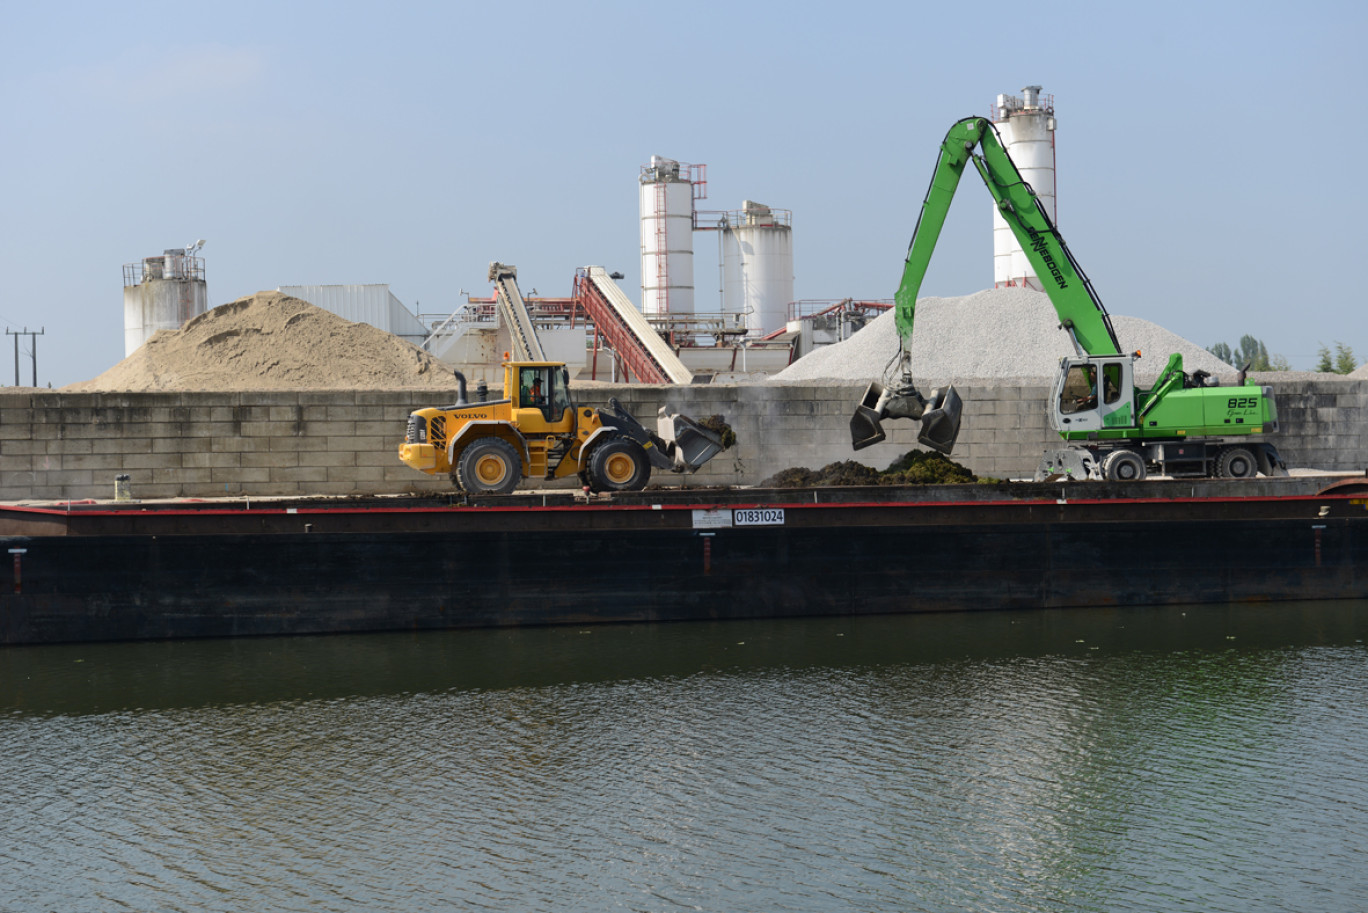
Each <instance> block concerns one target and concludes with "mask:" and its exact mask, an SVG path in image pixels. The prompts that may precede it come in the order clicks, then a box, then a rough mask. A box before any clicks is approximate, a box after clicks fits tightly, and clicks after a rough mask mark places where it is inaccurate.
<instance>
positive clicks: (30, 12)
mask: <svg viewBox="0 0 1368 913" xmlns="http://www.w3.org/2000/svg"><path fill="white" fill-rule="evenodd" d="M1365 10H1368V7H1365V6H1364V5H1362V4H1360V3H1350V2H1314V0H1312V2H1303V3H1298V4H1286V3H1276V4H1275V3H1263V2H1239V3H1236V2H1211V3H1204V2H1191V0H1189V2H1184V3H1168V2H1150V3H1144V4H1099V3H1088V4H1059V3H1055V4H1021V3H1016V4H1003V3H993V2H988V3H984V2H979V3H974V4H946V3H902V4H894V3H879V4H872V3H863V2H858V0H857V2H847V3H713V2H689V3H677V4H642V3H626V2H584V3H562V2H555V3H552V2H541V3H518V2H504V3H468V2H467V3H442V4H421V3H394V4H385V5H380V4H374V5H370V4H360V3H350V4H347V3H290V2H278V0H277V2H270V3H250V2H238V3H233V4H185V3H180V4H174V5H171V4H166V5H163V4H150V3H122V4H116V5H115V4H109V5H107V4H102V3H101V4H96V3H89V2H85V3H80V2H78V3H75V4H61V5H52V4H37V3H34V4H20V3H6V4H4V5H3V7H0V29H3V32H4V34H5V35H6V36H7V38H8V40H7V41H6V49H5V54H4V55H3V56H0V86H2V87H3V90H2V91H0V103H2V104H3V109H2V110H0V121H3V124H4V129H3V131H2V132H0V137H2V138H3V139H2V141H0V166H3V167H0V181H3V188H4V205H3V209H2V210H0V212H2V213H3V218H2V220H0V225H3V229H2V230H3V236H0V265H2V266H3V276H4V287H3V288H4V291H3V293H2V294H0V322H3V323H4V324H5V325H6V326H7V327H8V328H11V329H17V328H21V327H23V326H28V327H29V328H31V329H37V328H39V327H43V328H45V331H46V332H45V335H43V336H41V337H39V339H38V381H39V383H40V384H42V385H45V384H46V383H48V382H51V383H52V384H53V385H54V386H61V385H63V384H66V383H71V382H73V381H78V380H84V379H87V378H89V377H93V376H95V375H96V374H99V373H100V372H102V371H104V370H105V369H107V368H109V367H110V366H111V365H113V364H115V363H116V362H118V361H119V360H121V359H122V358H123V311H122V273H121V267H122V265H123V264H124V263H130V262H134V261H137V260H139V259H141V258H142V257H144V256H149V255H152V254H156V253H160V252H161V250H162V249H163V248H169V247H177V246H181V245H184V244H186V243H188V242H193V241H194V240H195V239H198V238H205V239H207V240H208V244H207V245H206V246H205V249H204V251H203V255H204V257H205V258H206V266H207V274H208V281H209V295H210V303H211V304H220V303H223V302H225V301H229V300H232V299H234V298H237V297H240V296H242V295H246V294H250V293H252V292H255V291H258V290H261V289H270V288H275V287H276V286H279V285H290V284H314V283H319V284H325V283H344V284H345V283H372V282H386V283H389V284H390V286H391V288H392V290H393V291H394V293H395V294H396V295H398V296H399V298H400V299H401V300H402V301H404V302H405V303H406V304H407V305H409V307H410V308H412V309H415V310H420V311H423V312H427V313H431V312H449V311H451V310H452V309H454V308H455V307H457V306H458V305H459V304H460V303H462V302H463V300H464V299H463V298H462V297H461V296H460V294H459V292H460V290H461V289H465V290H467V291H472V292H476V293H478V294H481V295H484V294H488V293H489V292H488V289H489V286H488V282H487V280H486V270H487V266H488V263H489V261H491V260H501V261H503V262H506V263H514V264H516V265H517V266H518V269H519V281H520V284H521V285H522V288H523V289H524V291H525V292H527V291H528V290H530V289H532V288H534V287H535V288H536V289H538V291H540V292H541V293H542V294H568V293H569V290H570V285H571V280H572V277H573V274H574V270H575V268H576V267H578V266H584V265H589V264H595V265H603V266H606V267H608V268H609V269H616V270H621V271H622V272H624V273H625V274H626V275H627V279H626V280H625V281H624V282H623V283H622V285H623V286H624V288H626V289H627V290H628V291H629V294H631V295H632V297H633V298H635V299H638V300H639V295H640V290H639V285H640V280H639V272H640V265H639V264H640V252H639V240H638V234H637V225H638V213H637V196H636V193H637V191H636V176H637V172H638V168H639V166H640V165H642V164H643V163H645V162H646V161H647V160H648V159H649V158H650V156H651V155H652V154H659V155H664V156H667V157H670V158H675V159H679V160H682V161H687V162H699V163H706V164H707V165H708V177H709V188H708V189H709V198H708V200H707V201H706V202H704V203H703V204H700V205H701V206H702V207H704V208H708V209H737V208H739V207H740V205H741V201H742V200H743V199H753V200H759V201H761V202H764V203H768V204H770V205H771V206H775V207H780V208H786V209H791V210H792V211H793V213H794V217H793V224H794V259H795V270H794V271H795V274H796V276H795V295H796V296H797V297H799V298H842V297H847V296H852V297H857V298H886V297H891V296H892V294H893V291H894V289H895V288H896V286H897V283H898V279H899V277H900V275H901V269H902V257H903V255H904V253H905V252H906V247H907V243H908V240H909V238H910V236H911V233H912V229H913V226H914V223H915V221H916V211H917V206H918V205H919V204H920V202H921V198H922V195H923V193H924V191H925V187H926V183H927V180H928V178H929V177H930V170H931V167H932V165H933V162H934V155H935V148H936V145H937V144H938V143H939V141H940V139H941V137H942V136H943V134H944V132H945V130H946V129H947V128H948V127H949V126H950V124H951V123H952V122H953V121H955V120H956V119H957V118H959V117H962V116H965V115H969V114H986V113H987V112H988V110H989V105H990V104H991V102H992V100H993V99H994V97H995V96H996V95H997V94H999V93H1004V92H1005V93H1012V94H1017V93H1019V92H1020V89H1021V87H1022V86H1025V85H1030V84H1040V85H1043V86H1044V88H1045V91H1046V92H1047V93H1050V94H1053V95H1054V97H1055V102H1056V106H1057V110H1058V119H1059V132H1058V166H1059V175H1058V183H1059V198H1058V205H1059V224H1060V228H1061V230H1062V231H1063V233H1064V235H1065V237H1066V238H1067V239H1068V241H1069V244H1070V246H1071V248H1072V249H1073V251H1074V254H1075V255H1076V256H1077V257H1078V259H1079V260H1080V261H1081V263H1082V265H1083V266H1084V268H1085V269H1086V270H1087V272H1088V273H1089V275H1090V276H1091V278H1092V280H1093V283H1094V285H1095V286H1096V287H1097V289H1098V291H1099V293H1100V294H1101V296H1102V298H1103V300H1104V301H1105V302H1106V304H1107V306H1108V308H1109V309H1110V310H1111V311H1112V312H1113V313H1117V314H1127V315H1134V316H1138V317H1144V318H1146V319H1149V320H1152V321H1155V322H1157V323H1160V324H1162V325H1164V326H1166V327H1168V328H1169V329H1171V330H1173V331H1175V332H1177V333H1179V334H1181V335H1183V336H1185V337H1187V338H1189V339H1191V340H1193V341H1194V342H1197V343H1199V344H1201V345H1204V346H1205V345H1211V344H1212V343H1214V342H1218V341H1226V342H1229V343H1231V344H1232V345H1234V344H1235V343H1237V342H1238V340H1239V337H1240V336H1241V335H1242V334H1244V333H1250V334H1253V335H1255V336H1257V337H1259V338H1261V339H1263V340H1264V342H1265V343H1266V344H1267V346H1268V348H1269V349H1270V350H1271V351H1272V352H1274V353H1280V354H1282V355H1285V356H1286V357H1287V358H1288V359H1290V361H1291V363H1292V366H1293V367H1294V368H1301V369H1309V368H1311V367H1312V366H1313V364H1314V362H1315V357H1316V351H1317V349H1318V347H1319V345H1320V344H1321V343H1326V344H1333V343H1334V342H1335V341H1342V342H1344V343H1346V344H1348V345H1350V346H1352V347H1353V348H1354V350H1355V353H1356V354H1357V355H1358V357H1359V359H1360V360H1364V359H1368V312H1366V310H1365V306H1364V305H1365V293H1364V291H1363V289H1364V286H1365V283H1364V275H1363V272H1364V263H1365V256H1364V254H1365V246H1368V230H1365V206H1364V203H1365V196H1368V193H1366V192H1365V189H1364V185H1363V183H1362V181H1361V180H1360V179H1359V178H1358V174H1357V172H1358V168H1359V166H1360V162H1359V160H1360V158H1361V157H1362V155H1363V151H1364V146H1365V143H1364V139H1365V127H1364V125H1365V123H1368V110H1365V106H1366V105H1368V53H1366V52H1365V51H1364V41H1365V38H1368V12H1365ZM957 204H958V205H957V207H956V210H955V212H954V213H953V214H952V217H951V219H950V221H949V222H948V224H947V226H946V229H945V232H944V234H943V236H942V243H941V247H940V249H939V250H938V252H937V257H936V259H935V260H934V261H933V263H932V267H931V271H930V273H929V274H928V276H927V280H926V283H925V284H924V286H923V294H928V295H962V294H969V293H971V292H974V291H978V290H980V289H982V288H986V287H989V286H991V285H992V281H993V273H992V238H991V234H992V232H991V222H990V209H989V203H988V197H987V194H986V193H985V192H984V191H983V190H982V188H981V187H979V186H978V185H977V182H972V183H971V182H969V181H966V183H965V185H964V186H963V188H962V190H961V194H960V199H959V200H958V201H957ZM696 248H697V250H698V251H699V256H698V257H697V258H696V277H695V279H696V284H697V286H698V289H699V292H698V305H697V306H698V308H699V309H700V310H710V309H715V308H716V307H717V304H716V293H715V291H714V289H715V288H716V280H715V277H716V267H715V264H714V263H713V259H714V253H713V251H714V250H715V245H713V244H712V243H711V242H710V241H708V240H706V239H699V241H698V243H697V244H696ZM0 341H3V343H4V347H3V348H0V382H3V383H5V384H9V383H12V382H13V379H14V374H13V371H14V366H13V348H12V345H13V339H12V338H9V337H5V338H4V339H3V340H0ZM1003 342H1004V344H1006V345H1010V344H1011V341H1010V340H1004V341H1003ZM1122 343H1123V345H1124V343H1125V340H1122ZM24 352H25V355H24V358H23V361H22V378H21V379H22V382H23V383H25V384H27V383H28V381H29V362H28V358H27V354H26V353H27V338H25V349H24ZM881 367H882V366H874V365H871V370H874V369H878V368H881Z"/></svg>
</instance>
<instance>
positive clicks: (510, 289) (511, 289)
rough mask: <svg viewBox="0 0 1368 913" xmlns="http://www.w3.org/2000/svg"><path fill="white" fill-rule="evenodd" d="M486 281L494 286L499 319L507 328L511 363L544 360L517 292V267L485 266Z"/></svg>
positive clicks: (534, 332) (539, 343)
mask: <svg viewBox="0 0 1368 913" xmlns="http://www.w3.org/2000/svg"><path fill="white" fill-rule="evenodd" d="M489 281H490V282H493V283H494V291H495V297H496V298H498V306H499V317H500V318H501V319H502V320H503V322H504V323H505V324H507V325H508V335H509V338H510V346H511V348H512V353H513V360H514V361H546V353H545V352H543V351H542V345H541V342H540V341H539V340H538V339H537V330H536V327H534V326H533V325H532V315H531V314H529V313H528V312H527V304H526V302H524V301H523V297H522V292H520V291H518V268H517V267H516V266H510V265H508V264H506V263H499V262H498V261H495V262H493V263H491V264H489Z"/></svg>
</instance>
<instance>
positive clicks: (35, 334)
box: [5, 327, 47, 387]
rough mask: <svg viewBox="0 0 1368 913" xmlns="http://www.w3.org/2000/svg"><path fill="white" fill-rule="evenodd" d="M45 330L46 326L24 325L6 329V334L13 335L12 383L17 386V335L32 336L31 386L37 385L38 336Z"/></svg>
mask: <svg viewBox="0 0 1368 913" xmlns="http://www.w3.org/2000/svg"><path fill="white" fill-rule="evenodd" d="M46 332H47V327H43V328H42V329H41V330H30V329H29V328H28V327H24V328H23V329H22V330H6V331H5V335H6V336H13V337H14V385H15V386H16V387H17V386H19V337H20V336H29V337H32V342H33V348H32V350H30V354H31V355H32V356H33V386H35V387H36V386H38V337H39V336H42V335H43V334H44V333H46Z"/></svg>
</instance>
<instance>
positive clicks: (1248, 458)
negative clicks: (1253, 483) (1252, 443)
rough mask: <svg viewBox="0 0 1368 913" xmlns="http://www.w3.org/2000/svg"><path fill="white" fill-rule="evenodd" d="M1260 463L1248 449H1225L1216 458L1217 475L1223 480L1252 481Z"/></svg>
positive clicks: (1257, 472)
mask: <svg viewBox="0 0 1368 913" xmlns="http://www.w3.org/2000/svg"><path fill="white" fill-rule="evenodd" d="M1258 474H1259V461H1258V459H1257V458H1256V457H1255V456H1254V453H1253V451H1251V450H1250V449H1249V448H1248V447H1223V448H1222V449H1221V452H1220V453H1219V454H1218V455H1217V457H1216V475H1217V477H1218V478H1222V479H1252V478H1254V477H1255V476H1256V475H1258Z"/></svg>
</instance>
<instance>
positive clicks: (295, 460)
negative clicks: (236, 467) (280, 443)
mask: <svg viewBox="0 0 1368 913" xmlns="http://www.w3.org/2000/svg"><path fill="white" fill-rule="evenodd" d="M239 456H240V458H241V463H240V465H241V466H242V467H243V468H244V469H257V468H262V467H264V468H268V469H289V468H293V467H295V466H298V465H299V451H297V450H262V451H256V452H245V453H242V454H240V455H239Z"/></svg>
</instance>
